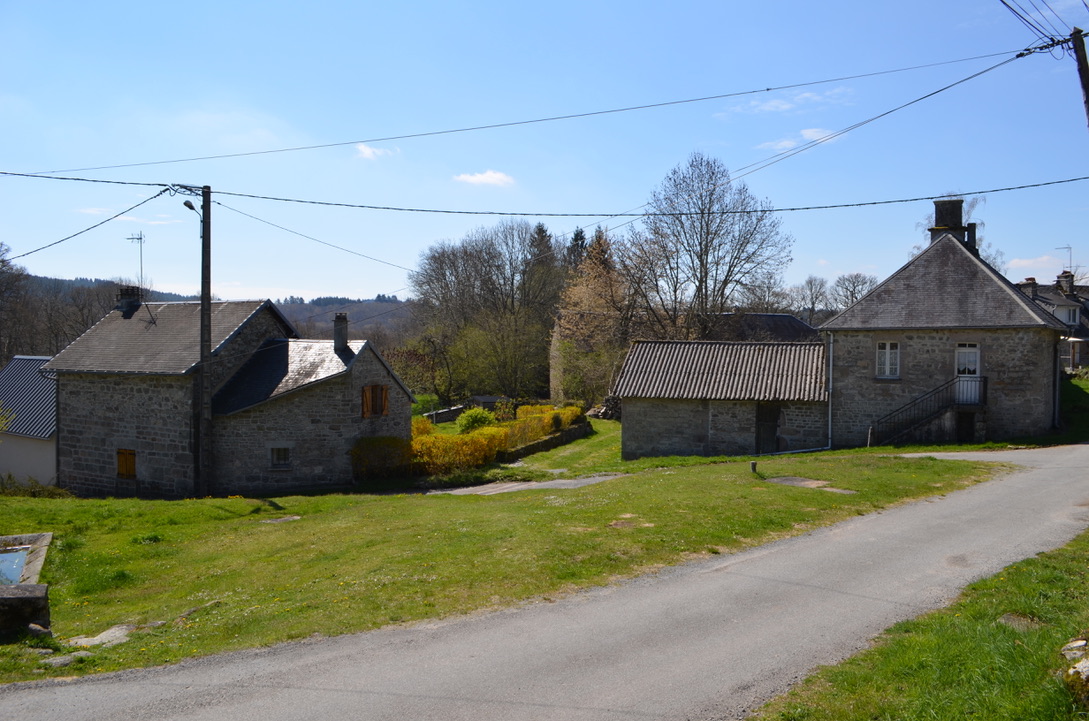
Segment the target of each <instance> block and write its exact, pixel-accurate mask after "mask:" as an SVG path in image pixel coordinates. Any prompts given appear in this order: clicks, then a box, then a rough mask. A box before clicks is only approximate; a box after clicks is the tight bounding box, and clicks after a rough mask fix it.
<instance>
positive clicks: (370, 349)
mask: <svg viewBox="0 0 1089 721" xmlns="http://www.w3.org/2000/svg"><path fill="white" fill-rule="evenodd" d="M364 352H367V353H373V354H374V355H375V357H377V358H378V360H379V361H380V362H381V363H382V364H383V365H384V366H385V367H386V370H387V371H388V372H389V374H390V377H391V379H392V380H393V382H395V383H396V384H398V385H399V386H401V388H403V389H404V391H405V393H408V395H409V397H411V396H412V393H411V392H410V391H409V390H408V388H407V387H405V385H404V383H402V382H401V379H400V378H398V377H397V374H396V373H394V372H393V369H391V368H390V367H389V364H388V363H386V361H385V359H384V358H382V356H381V354H379V353H378V351H377V350H375V348H374V346H373V345H371V343H370V342H369V341H350V342H349V343H348V350H346V351H341V352H339V353H338V352H336V351H335V350H334V347H333V341H331V340H298V339H287V338H274V339H270V340H266V341H265V342H264V343H263V344H262V345H261V347H260V348H258V349H257V352H256V353H254V354H253V356H252V357H251V358H250V359H249V360H248V361H246V363H245V364H244V365H243V366H242V367H241V368H239V369H238V372H237V373H235V374H234V376H233V377H232V378H231V379H230V380H229V381H228V382H227V384H226V385H224V386H223V388H221V389H220V390H219V392H218V393H216V394H215V396H214V397H213V398H212V412H213V413H216V414H229V413H236V412H238V411H241V410H244V409H246V408H250V407H252V406H255V405H257V404H259V403H264V402H265V401H268V400H271V399H273V398H276V397H279V396H282V395H284V394H285V393H290V392H291V391H294V390H298V389H300V388H302V387H304V386H307V385H310V384H312V383H317V382H318V381H322V380H325V379H327V378H332V377H333V376H336V375H340V374H341V373H346V372H348V371H349V370H350V369H351V367H352V364H353V363H354V362H355V359H356V358H357V357H358V356H359V354H361V353H364Z"/></svg>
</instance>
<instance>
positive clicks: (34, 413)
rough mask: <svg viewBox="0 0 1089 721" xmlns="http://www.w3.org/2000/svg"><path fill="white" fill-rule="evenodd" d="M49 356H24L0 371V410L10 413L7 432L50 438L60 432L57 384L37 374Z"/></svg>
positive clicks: (17, 357) (15, 358) (19, 356)
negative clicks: (58, 430) (58, 427)
mask: <svg viewBox="0 0 1089 721" xmlns="http://www.w3.org/2000/svg"><path fill="white" fill-rule="evenodd" d="M48 361H49V356H22V355H17V356H15V357H14V358H12V359H11V362H9V363H8V364H7V365H6V366H4V367H3V369H0V409H2V410H4V411H8V412H10V413H11V415H12V417H11V422H10V423H9V424H8V427H7V429H6V430H5V432H7V433H11V434H13V435H17V436H27V437H29V438H42V439H48V438H50V437H52V436H53V434H54V433H55V432H56V430H57V415H56V413H57V403H56V399H57V381H56V380H55V379H53V378H47V377H45V376H43V375H42V374H41V373H39V372H38V371H39V370H40V369H41V367H42V366H43V365H45V364H46V362H48Z"/></svg>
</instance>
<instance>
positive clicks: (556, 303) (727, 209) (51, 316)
mask: <svg viewBox="0 0 1089 721" xmlns="http://www.w3.org/2000/svg"><path fill="white" fill-rule="evenodd" d="M793 242H794V241H793V238H791V236H790V235H789V234H788V233H786V232H785V231H784V230H783V228H782V225H781V221H780V217H779V215H778V214H776V213H775V212H774V209H773V207H772V206H771V204H770V203H769V202H768V201H767V200H763V199H760V198H757V197H756V196H754V195H753V194H752V193H751V192H750V191H749V189H748V187H747V186H746V185H745V184H744V183H743V182H739V181H735V180H733V179H732V178H731V177H730V174H729V171H728V170H727V168H726V167H725V166H724V165H723V164H722V163H721V162H720V161H718V160H716V159H714V158H711V157H708V156H706V155H703V154H701V153H693V154H692V155H691V156H690V157H689V158H688V159H687V160H686V161H684V162H682V163H681V164H679V165H678V166H677V167H676V168H674V169H673V170H672V171H671V172H670V173H669V174H668V175H667V176H666V177H665V179H664V180H663V181H662V183H661V184H660V186H659V187H658V188H656V189H655V190H654V191H653V192H652V193H651V195H650V198H649V201H648V203H647V205H646V208H645V213H644V214H643V216H642V217H641V218H640V220H639V222H637V223H633V224H631V225H630V226H628V227H626V228H624V229H623V230H622V231H621V230H617V229H613V230H609V229H606V228H602V227H598V228H596V229H594V230H593V231H592V232H591V233H589V234H588V233H586V232H585V231H584V230H582V229H581V228H580V229H576V230H575V231H574V232H573V233H570V234H569V237H566V238H560V237H556V236H554V235H553V234H552V232H551V231H550V230H549V229H548V228H547V226H545V225H544V224H543V223H537V224H531V223H529V222H527V221H523V220H504V221H501V222H499V223H497V224H496V225H494V226H491V227H481V228H477V229H475V230H473V231H470V232H469V233H467V234H466V235H465V236H464V237H463V238H461V239H460V240H457V241H452V240H444V241H440V242H437V243H435V244H433V245H432V246H431V247H430V248H428V249H427V250H425V251H424V252H423V253H422V255H421V258H420V262H419V264H418V268H417V270H416V271H415V272H413V273H412V274H411V275H410V284H411V289H412V299H411V300H409V301H398V299H397V298H396V296H389V297H387V296H379V297H378V298H376V299H375V300H376V301H377V302H381V303H394V304H400V305H402V306H403V310H404V312H399V313H397V314H395V315H394V316H390V315H389V314H386V313H383V314H372V315H374V316H375V318H374V320H373V321H370V322H369V323H363V322H360V323H354V324H353V327H352V331H351V332H352V335H353V336H354V337H367V338H368V339H370V340H372V341H374V342H375V344H376V345H377V346H378V347H379V348H381V351H382V353H383V355H385V356H386V358H387V359H388V360H389V361H390V363H391V365H392V366H393V367H394V369H395V370H396V371H397V372H398V374H399V375H401V377H402V378H403V379H404V380H405V381H406V383H408V385H409V386H410V387H411V388H412V389H413V390H414V391H416V392H418V393H433V394H435V395H437V396H438V397H439V399H440V400H441V401H442V402H444V403H451V402H456V401H459V400H462V399H465V398H467V397H469V396H471V395H504V396H508V397H512V398H548V397H551V398H552V399H553V400H564V399H577V400H582V401H586V402H597V401H600V400H601V399H602V398H603V397H604V396H605V394H606V393H607V392H608V390H609V388H610V386H611V384H612V381H613V379H614V377H615V374H616V372H617V370H618V369H619V365H620V363H621V362H622V360H623V357H624V354H625V353H626V352H627V348H628V346H629V344H630V343H631V342H632V341H633V340H638V339H651V340H652V339H672V340H715V339H717V340H739V339H740V338H736V337H732V336H731V335H730V327H729V324H728V323H727V322H725V320H724V319H725V318H726V317H727V314H736V313H790V314H793V315H795V316H797V317H798V318H800V319H802V320H804V321H806V322H807V323H809V324H810V325H814V326H816V325H819V324H820V323H822V322H824V321H825V320H827V319H828V318H829V317H831V315H833V314H834V313H835V312H836V311H837V310H838V309H842V308H845V307H847V306H849V305H851V304H852V303H854V302H855V301H856V300H858V299H859V298H861V297H862V296H863V295H865V294H866V293H867V292H868V291H869V290H870V289H872V288H873V287H874V286H875V285H876V284H877V278H876V277H874V276H871V275H866V274H862V273H851V274H847V275H842V276H840V277H838V278H836V279H835V280H833V281H828V280H826V279H824V278H821V277H818V276H813V275H811V276H809V277H808V278H807V279H806V280H805V281H804V282H803V283H801V284H799V285H796V286H787V285H786V284H785V282H784V280H783V272H784V271H785V269H786V268H787V266H788V265H789V263H790V261H791V255H790V253H791V248H792V246H793ZM7 255H8V248H7V246H4V245H2V244H0V360H2V361H3V362H6V361H7V360H8V359H10V357H11V356H12V355H15V354H24V355H26V354H32V355H54V354H56V353H58V352H59V351H60V350H61V349H63V348H64V347H65V346H66V345H67V344H68V343H70V342H71V341H72V340H74V339H75V338H76V337H78V336H79V335H80V334H81V333H83V332H84V331H85V330H86V329H87V328H89V327H90V326H91V325H93V324H94V323H95V322H97V321H98V320H99V319H100V318H101V317H102V316H103V315H105V314H106V313H107V312H109V310H110V309H111V308H113V307H114V305H115V302H116V291H117V285H118V284H117V283H99V284H95V285H90V286H79V285H76V284H73V283H71V282H68V283H67V284H66V285H63V286H62V285H60V284H52V285H51V284H50V283H48V282H40V283H39V282H32V278H33V277H32V276H28V275H27V274H26V272H25V270H24V269H22V268H21V267H19V266H17V265H15V264H13V263H12V262H10V261H9V260H7ZM34 280H43V279H34ZM60 283H63V282H60ZM281 302H282V303H288V304H291V303H300V302H304V301H303V299H302V298H295V297H288V298H285V299H283V300H282V301H281ZM345 302H352V301H350V299H348V298H341V297H328V298H319V299H315V300H313V301H311V304H318V305H322V306H324V305H336V304H342V303H345ZM355 302H358V301H355ZM315 317H316V316H315ZM306 321H307V322H306V323H304V324H303V325H305V326H306V327H305V328H300V331H301V332H303V333H304V335H306V336H307V337H322V335H323V334H325V333H331V325H330V324H329V323H327V322H323V323H322V324H320V325H319V324H318V323H317V322H316V321H315V320H314V319H313V318H311V317H310V316H308V317H307V319H306Z"/></svg>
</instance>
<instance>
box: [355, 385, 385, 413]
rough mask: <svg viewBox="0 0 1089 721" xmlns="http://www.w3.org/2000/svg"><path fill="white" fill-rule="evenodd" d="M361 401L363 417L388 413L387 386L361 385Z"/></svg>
mask: <svg viewBox="0 0 1089 721" xmlns="http://www.w3.org/2000/svg"><path fill="white" fill-rule="evenodd" d="M361 401H362V402H361V403H360V406H361V410H362V416H363V417H364V418H372V417H374V416H385V415H389V386H363V392H362V399H361Z"/></svg>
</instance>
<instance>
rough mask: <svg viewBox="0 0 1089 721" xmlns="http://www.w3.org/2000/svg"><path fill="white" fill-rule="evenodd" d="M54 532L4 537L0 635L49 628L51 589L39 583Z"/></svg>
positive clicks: (0, 565) (0, 541)
mask: <svg viewBox="0 0 1089 721" xmlns="http://www.w3.org/2000/svg"><path fill="white" fill-rule="evenodd" d="M52 541H53V534H52V533H32V534H26V535H22V536H0V637H5V636H17V635H19V634H20V633H21V632H25V631H28V630H29V629H30V627H31V626H32V625H34V626H38V627H40V628H41V629H48V628H49V588H48V586H46V585H45V584H41V583H38V576H39V574H40V573H41V571H42V564H44V563H45V554H46V551H47V550H49V544H50V543H52Z"/></svg>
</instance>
